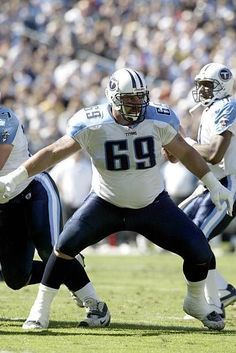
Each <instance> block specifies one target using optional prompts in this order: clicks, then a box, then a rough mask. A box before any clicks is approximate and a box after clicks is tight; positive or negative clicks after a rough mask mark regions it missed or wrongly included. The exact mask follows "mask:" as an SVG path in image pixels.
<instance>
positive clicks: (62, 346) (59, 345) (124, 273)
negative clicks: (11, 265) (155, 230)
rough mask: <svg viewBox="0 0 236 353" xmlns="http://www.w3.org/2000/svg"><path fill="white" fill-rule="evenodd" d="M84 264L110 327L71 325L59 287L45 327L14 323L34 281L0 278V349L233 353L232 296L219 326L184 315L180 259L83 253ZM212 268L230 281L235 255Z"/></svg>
mask: <svg viewBox="0 0 236 353" xmlns="http://www.w3.org/2000/svg"><path fill="white" fill-rule="evenodd" d="M86 265H87V271H88V273H89V275H90V278H91V279H92V281H93V282H94V284H95V286H96V289H97V292H98V294H99V295H100V296H101V297H102V298H103V299H104V300H105V301H106V302H107V304H108V306H109V309H110V311H111V313H112V322H111V325H110V327H108V328H105V329H87V328H78V327H76V323H77V321H78V319H81V318H83V316H84V309H77V307H76V306H75V304H74V303H73V301H72V300H71V298H70V295H69V293H68V291H67V289H66V288H65V287H62V288H61V290H60V292H59V294H58V296H57V297H56V298H55V300H54V302H53V306H52V312H51V321H50V327H49V329H48V330H47V331H42V332H34V331H33V332H32V331H31V332H30V331H29V332H25V331H23V330H22V329H21V325H22V323H23V321H24V319H25V318H26V317H27V315H28V312H29V309H30V307H31V305H32V303H33V301H34V298H35V295H36V292H37V286H36V285H34V286H30V287H26V288H24V289H22V290H20V291H17V292H14V291H12V290H10V289H8V288H7V287H6V285H5V284H4V283H0V298H1V313H0V353H3V352H4V353H6V352H8V353H9V352H22V353H23V352H24V353H45V352H47V353H59V352H60V353H62V352H63V353H64V352H66V353H75V352H76V353H85V352H86V353H96V352H99V353H100V352H103V353H106V352H112V353H118V352H120V353H123V352H125V353H132V352H136V353H143V352H145V353H146V352H147V353H152V352H168V353H183V352H188V353H218V352H219V353H222V352H223V353H224V352H227V353H235V352H236V304H235V305H234V306H233V305H232V306H230V307H228V309H227V319H226V327H225V329H224V330H223V331H221V332H214V331H209V330H208V329H206V328H204V327H203V326H202V324H201V323H200V322H199V321H197V320H188V321H186V320H183V316H184V313H183V310H182V302H183V298H184V296H185V282H184V277H183V275H182V260H181V259H180V258H179V257H177V256H175V255H171V254H169V253H163V254H153V255H149V256H147V255H144V256H140V255H137V256H94V255H90V256H87V257H86ZM218 268H219V269H220V270H221V272H222V273H223V274H224V275H225V276H227V278H228V279H229V280H230V281H231V282H232V283H234V284H235V283H236V277H235V268H236V256H235V255H224V256H222V257H220V258H218Z"/></svg>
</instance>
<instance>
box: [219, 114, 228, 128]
mask: <svg viewBox="0 0 236 353" xmlns="http://www.w3.org/2000/svg"><path fill="white" fill-rule="evenodd" d="M228 122H229V119H228V118H227V117H226V116H223V117H222V118H221V119H220V121H219V123H220V125H221V126H222V127H226V126H227V125H228Z"/></svg>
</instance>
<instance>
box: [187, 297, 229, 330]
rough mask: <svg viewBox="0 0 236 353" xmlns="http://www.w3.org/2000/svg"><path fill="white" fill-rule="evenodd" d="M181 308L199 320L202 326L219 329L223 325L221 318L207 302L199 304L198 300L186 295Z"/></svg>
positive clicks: (221, 328)
mask: <svg viewBox="0 0 236 353" xmlns="http://www.w3.org/2000/svg"><path fill="white" fill-rule="evenodd" d="M183 309H184V311H185V313H186V314H188V315H190V316H193V317H194V318H195V319H198V320H200V321H201V322H202V323H203V325H204V326H206V327H208V328H209V329H210V330H217V331H221V330H223V328H224V327H225V323H224V320H223V318H222V317H221V315H220V314H219V313H217V312H216V311H212V308H211V306H210V305H208V304H204V305H201V304H200V303H199V301H197V300H196V299H193V298H191V297H186V298H185V300H184V305H183Z"/></svg>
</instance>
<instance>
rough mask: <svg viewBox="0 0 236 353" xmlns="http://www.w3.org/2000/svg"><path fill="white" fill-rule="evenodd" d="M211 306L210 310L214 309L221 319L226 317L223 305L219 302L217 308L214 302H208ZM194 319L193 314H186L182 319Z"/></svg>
mask: <svg viewBox="0 0 236 353" xmlns="http://www.w3.org/2000/svg"><path fill="white" fill-rule="evenodd" d="M209 305H210V306H211V308H212V310H214V311H216V312H217V313H218V314H219V315H220V316H221V317H222V319H225V318H226V314H225V308H224V305H223V304H221V307H220V308H218V307H217V306H216V305H214V304H209ZM213 308H214V309H213ZM193 319H195V318H194V317H193V316H190V315H188V314H186V315H184V320H193Z"/></svg>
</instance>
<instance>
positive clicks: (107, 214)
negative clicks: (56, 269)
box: [56, 193, 124, 256]
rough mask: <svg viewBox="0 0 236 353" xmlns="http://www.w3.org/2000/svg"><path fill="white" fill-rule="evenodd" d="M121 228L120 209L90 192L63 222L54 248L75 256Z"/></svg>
mask: <svg viewBox="0 0 236 353" xmlns="http://www.w3.org/2000/svg"><path fill="white" fill-rule="evenodd" d="M123 229H124V223H123V213H122V209H120V208H119V207H116V206H114V205H111V204H109V203H108V202H106V201H104V200H103V199H101V198H99V197H98V196H96V194H95V193H91V194H90V195H89V197H88V198H87V199H86V200H85V202H84V204H83V205H82V206H81V207H80V208H79V209H78V210H77V211H76V212H75V213H74V215H73V216H72V218H70V220H69V221H68V222H67V223H66V224H65V227H64V230H63V232H62V233H61V235H60V237H59V240H58V243H57V246H56V249H57V250H59V251H61V252H63V253H65V254H67V255H70V256H75V255H76V254H78V253H79V252H80V251H82V250H83V249H85V248H86V247H88V246H90V245H93V244H96V243H97V242H99V241H100V240H102V239H104V238H105V237H107V236H108V235H110V234H112V233H115V232H117V231H120V230H123Z"/></svg>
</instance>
